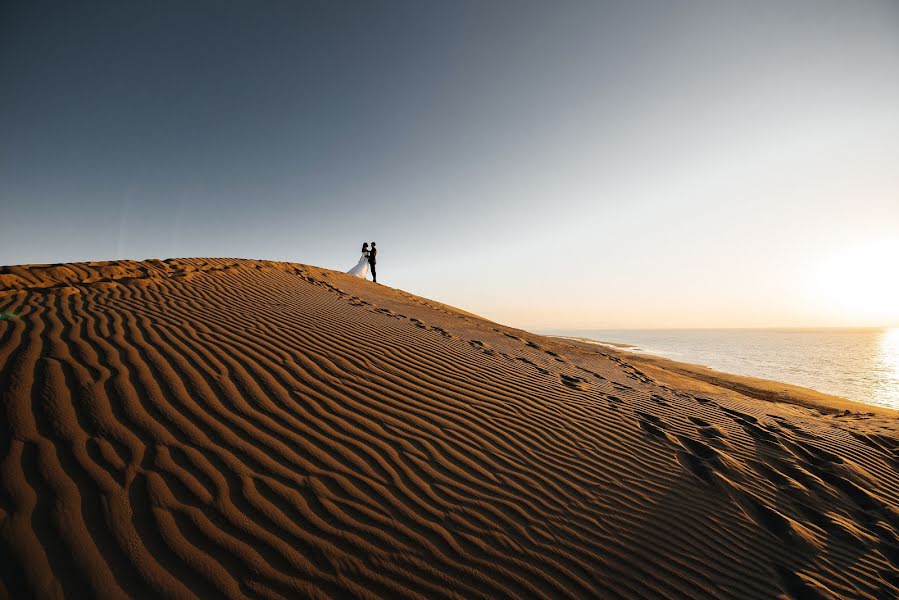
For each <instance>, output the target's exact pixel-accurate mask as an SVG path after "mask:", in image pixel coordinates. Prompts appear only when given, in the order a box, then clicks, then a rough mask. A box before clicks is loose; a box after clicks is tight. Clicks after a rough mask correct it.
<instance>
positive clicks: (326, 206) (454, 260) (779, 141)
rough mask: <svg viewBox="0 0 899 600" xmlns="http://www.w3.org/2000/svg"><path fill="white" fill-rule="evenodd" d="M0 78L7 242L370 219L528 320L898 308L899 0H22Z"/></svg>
mask: <svg viewBox="0 0 899 600" xmlns="http://www.w3.org/2000/svg"><path fill="white" fill-rule="evenodd" d="M0 82H2V93H0V207H2V221H0V264H16V263H33V262H67V261H78V260H97V259H112V258H147V257H160V258H165V257H170V256H234V257H250V258H268V259H276V260H290V261H298V262H304V263H310V264H316V265H320V266H325V267H329V268H335V269H340V270H346V269H348V268H349V267H351V266H352V265H353V264H354V263H355V261H356V259H357V258H358V246H359V245H360V244H361V242H362V241H364V240H369V241H370V240H377V242H378V246H379V248H380V253H379V258H380V260H379V271H380V273H379V274H380V275H381V278H382V279H383V281H384V283H386V284H388V285H391V286H396V287H401V288H404V289H407V290H410V291H412V292H415V293H419V294H422V295H425V296H429V297H433V298H435V299H439V300H442V301H444V302H447V303H450V304H455V305H458V306H460V307H463V308H466V309H468V310H471V311H473V312H478V313H480V314H484V315H485V316H488V317H491V318H494V319H496V320H499V321H503V322H506V323H508V324H511V325H518V326H522V327H529V328H540V327H547V328H549V327H597V328H600V327H691V326H709V327H715V326H770V325H778V326H780V325H879V324H899V289H897V286H896V285H892V284H890V283H888V282H884V281H882V280H883V279H884V278H883V277H882V276H879V275H878V273H881V271H882V269H887V270H889V269H890V267H891V266H893V267H894V266H895V264H899V3H896V2H892V1H883V2H875V1H859V2H844V1H826V0H815V1H786V2H784V1H775V0H770V1H758V2H740V3H738V2H721V1H717V0H716V1H685V2H676V3H675V2H668V1H658V2H650V1H639V2H623V1H622V2H614V3H611V2H610V3H602V2H525V1H520V2H519V1H516V2H483V1H477V2H436V1H412V0H410V1H407V2H333V1H327V2H325V1H322V2H305V3H301V2H286V1H285V2H275V1H266V2H249V1H246V2H222V1H214V2H212V1H210V2H200V1H191V2H183V1H177V2H175V1H162V2H128V1H119V2H106V3H94V2H69V3H64V2H59V3H43V2H28V1H25V0H13V1H11V2H5V3H3V4H2V5H0ZM846 257H854V258H853V259H852V260H848V261H847V259H846ZM894 261H895V263H894ZM859 265H863V266H864V268H863V269H862V270H861V271H859V270H858V269H857V267H858V266H859ZM843 282H853V284H852V285H853V286H854V287H853V288H852V290H849V291H846V289H845V288H846V285H844V283H843Z"/></svg>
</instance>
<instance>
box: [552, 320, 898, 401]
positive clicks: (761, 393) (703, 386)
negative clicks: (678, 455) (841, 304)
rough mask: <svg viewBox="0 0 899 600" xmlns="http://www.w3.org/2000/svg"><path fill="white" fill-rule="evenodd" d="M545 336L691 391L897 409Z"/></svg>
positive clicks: (620, 347) (612, 345)
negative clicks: (602, 354) (624, 362)
mask: <svg viewBox="0 0 899 600" xmlns="http://www.w3.org/2000/svg"><path fill="white" fill-rule="evenodd" d="M546 337H549V338H552V339H554V340H559V341H561V342H567V343H571V344H573V345H575V346H577V347H579V348H582V349H592V350H596V348H597V347H601V348H603V351H605V352H607V353H608V354H612V355H613V356H616V357H618V358H621V359H622V360H627V361H628V362H630V363H632V364H634V365H637V366H639V367H640V368H641V369H642V370H644V371H646V372H647V373H648V374H651V375H653V377H654V378H655V379H657V380H659V381H662V382H664V383H666V384H668V385H672V386H677V387H680V388H684V389H690V390H692V391H697V392H713V393H714V392H717V393H726V394H728V395H732V394H738V395H740V396H745V397H749V398H753V399H756V400H762V401H764V402H774V403H784V404H795V405H798V406H803V407H805V408H810V409H814V410H817V411H818V412H820V413H822V414H825V415H837V414H845V413H846V412H847V411H848V412H849V413H858V414H871V415H878V416H885V417H893V418H899V410H896V409H891V408H888V407H885V406H880V405H876V404H866V403H864V402H858V401H855V400H849V399H848V398H844V397H842V396H836V395H834V394H828V393H826V392H820V391H818V390H814V389H812V388H808V387H803V386H800V385H794V384H791V383H785V382H782V381H777V380H773V379H763V378H761V377H751V376H748V375H738V374H735V373H727V372H724V371H718V370H717V369H713V368H711V367H706V366H704V365H698V364H694V363H687V362H681V361H677V360H673V359H670V358H664V357H661V356H658V355H655V354H649V353H645V352H632V351H629V350H627V348H635V347H636V346H634V345H632V344H622V343H616V342H604V341H601V340H593V339H590V338H582V337H573V336H555V335H548V336H546Z"/></svg>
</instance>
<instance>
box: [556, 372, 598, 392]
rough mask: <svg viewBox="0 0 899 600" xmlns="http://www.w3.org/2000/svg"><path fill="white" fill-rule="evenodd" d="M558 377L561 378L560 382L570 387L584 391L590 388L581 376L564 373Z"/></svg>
mask: <svg viewBox="0 0 899 600" xmlns="http://www.w3.org/2000/svg"><path fill="white" fill-rule="evenodd" d="M559 379H561V381H562V383H563V384H564V385H566V386H568V387H570V388H572V389H576V390H581V391H586V390H588V389H590V385H589V384H588V383H587V380H586V379H584V378H583V377H575V376H573V375H565V374H560V375H559Z"/></svg>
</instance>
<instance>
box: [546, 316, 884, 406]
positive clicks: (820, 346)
mask: <svg viewBox="0 0 899 600" xmlns="http://www.w3.org/2000/svg"><path fill="white" fill-rule="evenodd" d="M546 333H551V334H557V335H573V336H576V337H586V338H591V339H594V340H603V341H608V342H622V343H626V344H632V345H633V347H632V348H629V349H630V350H632V351H636V352H646V353H649V354H656V355H659V356H664V357H667V358H672V359H674V360H680V361H683V362H688V363H696V364H701V365H706V366H709V367H712V368H713V369H718V370H719V371H724V372H726V373H736V374H739V375H749V376H751V377H761V378H763V379H771V380H774V381H783V382H786V383H792V384H795V385H801V386H805V387H808V388H812V389H815V390H818V391H821V392H825V393H828V394H834V395H836V396H842V397H843V398H848V399H850V400H855V401H857V402H866V403H869V404H877V405H880V406H887V407H890V408H896V409H899V328H891V329H875V328H871V329H818V330H815V329H717V330H716V329H694V330H689V329H682V330H674V329H669V330H580V331H572V330H556V331H548V332H546Z"/></svg>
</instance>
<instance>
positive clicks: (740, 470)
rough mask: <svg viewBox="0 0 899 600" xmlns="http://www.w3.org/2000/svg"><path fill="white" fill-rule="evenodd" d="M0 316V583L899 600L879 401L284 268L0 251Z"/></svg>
mask: <svg viewBox="0 0 899 600" xmlns="http://www.w3.org/2000/svg"><path fill="white" fill-rule="evenodd" d="M0 312H3V313H11V314H14V315H17V316H14V317H11V318H9V319H7V320H0V402H2V408H3V411H4V412H3V420H2V422H0V598H7V597H8V598H28V597H39V598H58V597H98V598H127V597H135V598H148V597H166V598H168V597H172V598H194V597H200V598H242V597H254V598H255V597H258V598H297V597H312V598H326V597H346V596H357V597H370V598H374V597H382V598H442V597H454V598H497V597H508V598H525V597H552V598H564V597H568V598H585V597H601V598H637V597H664V598H700V597H716V598H774V597H778V596H781V597H784V598H821V597H824V598H855V597H858V598H867V597H871V598H874V597H879V598H892V597H897V596H899V587H897V586H899V575H897V567H899V533H897V531H899V473H897V469H899V432H897V430H899V421H897V420H896V419H895V418H893V417H890V416H887V415H882V414H881V415H880V416H877V415H871V414H868V413H866V412H865V413H863V412H859V411H855V412H852V411H850V412H849V413H839V414H831V415H827V416H822V415H821V414H820V413H819V412H818V411H815V410H811V409H809V408H805V407H802V406H797V405H792V404H783V403H769V402H764V401H762V400H759V399H757V398H753V397H749V396H747V395H745V394H744V393H742V392H741V388H739V387H738V386H729V387H728V386H723V387H722V386H718V385H713V384H711V383H709V382H708V381H706V380H703V379H701V378H694V377H693V375H691V374H690V372H689V371H682V372H676V371H674V370H671V369H665V368H664V367H660V366H659V365H652V364H648V365H647V364H637V363H636V362H635V361H631V360H630V358H629V357H628V356H626V355H623V354H621V353H618V352H614V351H607V350H606V349H604V348H598V347H589V346H584V345H578V344H577V343H572V342H567V341H563V340H557V339H550V338H544V337H541V336H537V335H533V334H529V333H525V332H522V331H518V330H513V329H510V328H507V327H504V326H501V325H498V324H496V323H492V322H489V321H486V320H483V319H481V318H478V317H476V316H474V315H471V314H468V313H464V312H461V311H457V310H455V309H453V308H451V307H448V306H445V305H442V304H439V303H436V302H433V301H430V300H426V299H423V298H419V297H416V296H413V295H411V294H407V293H404V292H402V291H399V290H394V289H390V288H387V287H384V286H379V285H375V284H372V283H370V282H367V281H362V280H360V279H357V278H354V277H349V276H346V275H343V274H340V273H335V272H333V271H327V270H324V269H318V268H315V267H308V266H304V265H297V264H287V263H272V262H265V261H249V260H235V259H183V260H182V259H179V260H169V261H156V260H152V261H143V262H130V261H117V262H110V263H89V264H69V265H55V266H49V265H35V266H25V267H6V268H2V269H0ZM703 386H705V387H703ZM742 391H746V390H745V389H743V390H742ZM747 393H749V392H747ZM750 395H753V394H751V393H750ZM778 399H780V400H784V399H789V398H787V397H781V398H778Z"/></svg>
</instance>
